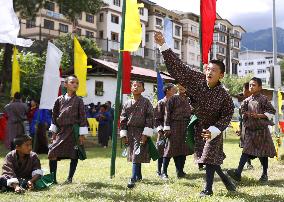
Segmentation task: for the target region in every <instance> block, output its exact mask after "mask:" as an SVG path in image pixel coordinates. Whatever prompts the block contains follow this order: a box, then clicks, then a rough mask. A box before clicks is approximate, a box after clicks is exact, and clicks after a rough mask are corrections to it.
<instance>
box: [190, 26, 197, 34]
mask: <svg viewBox="0 0 284 202" xmlns="http://www.w3.org/2000/svg"><path fill="white" fill-rule="evenodd" d="M190 31H191V32H192V33H195V34H197V27H196V26H195V25H191V27H190Z"/></svg>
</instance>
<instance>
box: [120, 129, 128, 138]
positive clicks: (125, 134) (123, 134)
mask: <svg viewBox="0 0 284 202" xmlns="http://www.w3.org/2000/svg"><path fill="white" fill-rule="evenodd" d="M119 135H120V137H126V136H127V130H121V131H120V132H119Z"/></svg>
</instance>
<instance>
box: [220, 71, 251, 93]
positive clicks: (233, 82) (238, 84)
mask: <svg viewBox="0 0 284 202" xmlns="http://www.w3.org/2000/svg"><path fill="white" fill-rule="evenodd" d="M251 78H252V75H247V76H246V77H238V76H233V75H225V77H224V78H223V80H222V83H223V84H224V86H225V87H226V88H227V89H228V90H229V94H230V95H232V96H235V95H238V94H239V93H240V92H242V90H243V84H244V83H245V82H248V81H250V79H251Z"/></svg>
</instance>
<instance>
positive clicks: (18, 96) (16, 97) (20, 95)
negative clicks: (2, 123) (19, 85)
mask: <svg viewBox="0 0 284 202" xmlns="http://www.w3.org/2000/svg"><path fill="white" fill-rule="evenodd" d="M21 98H22V94H21V93H20V92H15V94H14V99H15V100H19V99H21Z"/></svg>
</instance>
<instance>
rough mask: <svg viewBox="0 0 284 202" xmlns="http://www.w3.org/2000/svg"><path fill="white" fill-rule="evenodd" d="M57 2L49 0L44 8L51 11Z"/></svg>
mask: <svg viewBox="0 0 284 202" xmlns="http://www.w3.org/2000/svg"><path fill="white" fill-rule="evenodd" d="M54 7H55V3H53V2H50V1H47V2H46V3H45V5H44V8H45V9H46V10H49V11H54Z"/></svg>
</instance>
